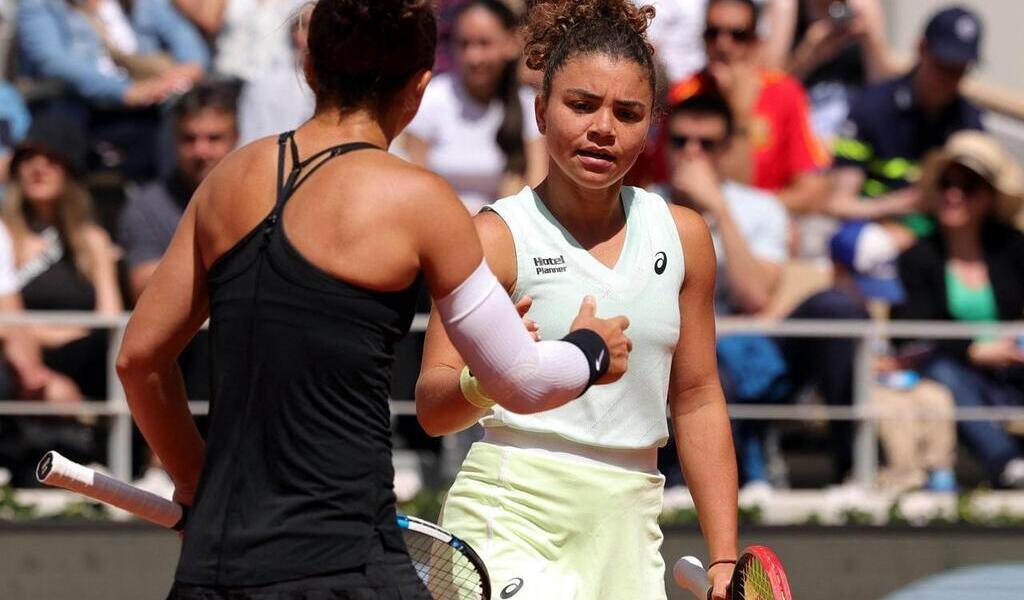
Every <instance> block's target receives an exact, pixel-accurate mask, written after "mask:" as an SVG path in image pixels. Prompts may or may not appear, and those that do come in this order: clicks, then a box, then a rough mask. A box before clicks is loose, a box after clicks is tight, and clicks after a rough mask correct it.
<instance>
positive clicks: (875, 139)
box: [828, 8, 983, 248]
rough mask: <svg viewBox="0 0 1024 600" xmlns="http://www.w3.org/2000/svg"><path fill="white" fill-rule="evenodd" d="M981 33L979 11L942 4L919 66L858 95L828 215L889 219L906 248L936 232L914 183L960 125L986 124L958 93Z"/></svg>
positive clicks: (838, 155)
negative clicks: (931, 153)
mask: <svg viewBox="0 0 1024 600" xmlns="http://www.w3.org/2000/svg"><path fill="white" fill-rule="evenodd" d="M982 35H983V29H982V23H981V20H980V19H979V18H978V17H977V15H975V14H974V13H972V12H970V11H967V10H965V9H963V8H948V9H945V10H942V11H940V12H938V13H936V14H935V15H934V16H932V18H931V19H930V20H929V21H928V24H927V26H926V27H925V30H924V34H923V36H922V38H921V41H920V42H919V44H918V58H917V64H916V65H915V66H914V68H913V69H912V70H911V71H910V72H909V73H906V74H905V75H902V76H900V77H897V78H895V79H891V80H888V81H885V82H882V83H879V84H877V85H873V86H869V87H867V88H865V89H864V90H863V91H862V92H861V93H860V94H859V95H858V99H857V102H856V103H855V104H854V105H853V106H852V107H851V110H850V114H849V117H848V119H847V122H846V123H845V124H844V125H843V126H842V131H841V133H840V136H839V137H838V138H837V139H836V142H835V148H834V150H835V168H834V169H833V172H832V176H833V186H832V194H831V197H830V198H829V203H828V204H829V205H828V212H829V213H830V214H832V215H833V216H835V217H838V218H841V219H864V220H871V221H885V222H887V223H888V224H890V225H891V227H890V231H891V232H892V233H893V234H894V235H896V237H897V242H898V244H899V245H900V247H901V248H907V247H909V246H910V245H911V244H913V242H914V240H915V239H916V238H917V237H921V236H927V235H928V234H930V233H931V232H932V231H934V227H935V225H934V222H933V221H932V219H930V218H928V217H927V216H926V215H925V214H923V211H922V208H923V203H924V197H923V195H922V189H921V187H920V186H919V185H917V184H916V181H917V179H918V176H919V175H920V172H921V160H922V159H923V158H924V156H925V155H926V154H927V153H928V152H929V151H930V150H933V149H935V148H939V147H941V146H942V145H943V144H945V143H946V140H947V139H949V137H950V136H951V135H953V134H954V133H956V132H957V131H960V130H963V129H982V123H981V111H980V110H979V109H978V108H977V107H976V106H974V105H973V104H972V103H971V102H969V101H968V100H967V99H966V98H964V97H963V95H962V94H961V93H960V82H961V81H962V80H963V78H964V76H965V75H966V74H967V72H968V71H969V70H970V69H971V67H972V66H973V65H974V64H975V63H976V62H977V61H978V59H979V52H980V48H981V40H982Z"/></svg>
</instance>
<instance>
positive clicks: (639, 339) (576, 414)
mask: <svg viewBox="0 0 1024 600" xmlns="http://www.w3.org/2000/svg"><path fill="white" fill-rule="evenodd" d="M620 198H621V200H622V208H623V211H624V213H625V215H626V234H625V236H626V237H625V242H624V243H623V247H622V253H621V254H620V256H619V259H618V262H617V263H616V264H615V266H614V267H612V268H609V267H607V266H605V265H604V264H603V263H601V262H600V261H598V260H597V259H596V258H594V256H593V255H591V254H590V252H588V251H587V250H586V249H585V248H583V247H582V246H581V245H580V244H579V242H577V241H576V240H575V239H574V238H573V236H572V234H570V233H569V231H568V230H566V229H565V227H563V226H562V224H561V223H559V222H558V221H557V220H556V219H555V217H554V216H553V215H552V214H551V212H550V211H549V210H548V207H547V206H546V205H545V204H544V202H543V201H542V200H541V199H540V197H539V196H538V195H537V194H536V193H534V191H533V190H532V189H530V188H528V187H527V188H524V189H523V191H521V192H520V193H518V194H516V195H515V196H510V197H508V198H503V199H501V200H498V201H497V202H495V203H494V204H492V205H491V206H489V207H486V208H485V210H491V211H494V212H495V213H497V214H498V216H500V217H501V218H502V219H503V220H504V221H505V224H506V225H508V228H509V230H510V231H511V232H512V239H513V241H514V243H515V251H516V265H517V276H516V287H515V290H514V291H513V295H512V296H513V300H518V299H520V298H522V297H523V296H526V295H529V296H531V297H532V298H533V306H532V308H531V309H530V312H529V314H528V316H529V317H530V318H531V319H534V320H535V321H536V322H537V324H538V326H539V327H540V333H541V336H542V337H543V338H544V339H549V340H552V339H558V338H560V337H562V336H564V335H565V334H567V333H568V332H569V326H570V325H571V324H572V321H573V319H574V318H575V317H576V314H577V313H578V312H579V307H580V303H581V302H582V300H583V297H584V296H585V295H587V294H590V295H593V296H594V297H595V298H596V299H597V315H598V316H599V317H611V316H615V315H626V316H627V317H628V318H629V321H630V325H629V329H628V330H627V332H626V333H627V335H629V337H630V339H631V340H632V341H633V351H632V353H631V354H630V356H629V369H628V370H627V371H626V374H625V375H624V376H623V377H622V378H621V379H620V380H619V381H617V382H615V383H613V384H610V385H595V386H593V387H591V388H590V389H589V390H588V391H587V392H586V393H585V394H583V395H582V396H581V397H580V398H578V399H576V400H574V401H572V402H569V403H568V404H565V405H563V406H560V407H558V408H556V409H553V410H549V411H545V412H541V413H536V414H531V415H521V414H516V413H512V412H509V411H507V410H505V409H503V408H501V407H500V406H495V407H494V408H493V409H492V412H491V413H490V414H489V415H487V416H485V417H484V419H483V420H482V423H483V425H484V426H485V427H501V426H505V427H512V428H515V429H519V430H523V431H533V432H542V433H551V434H555V435H558V436H561V437H563V438H566V439H568V440H571V441H574V442H578V443H582V444H589V445H593V446H599V447H609V448H623V449H641V448H651V447H657V446H662V445H664V444H665V441H666V440H667V439H668V426H667V420H666V404H667V400H668V381H669V373H670V372H671V368H672V355H673V353H674V351H675V347H676V342H677V341H678V338H679V290H680V288H681V287H682V284H683V275H684V264H683V248H682V244H681V242H680V239H679V232H678V229H677V228H676V224H675V220H674V219H673V218H672V214H671V212H670V211H669V208H668V205H667V204H666V202H665V201H664V200H663V199H662V198H661V197H660V196H658V195H656V194H652V193H649V192H646V191H644V190H642V189H640V188H634V187H623V188H622V192H621V195H620Z"/></svg>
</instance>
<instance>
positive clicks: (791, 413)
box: [0, 311, 1024, 483]
mask: <svg viewBox="0 0 1024 600" xmlns="http://www.w3.org/2000/svg"><path fill="white" fill-rule="evenodd" d="M128 317H129V315H128V314H124V315H117V316H106V315H97V314H95V313H89V312H49V311H47V312H23V313H6V314H0V326H4V325H58V324H59V325H71V326H78V327H89V328H94V329H108V330H111V331H112V332H113V335H112V336H111V344H110V347H109V350H108V358H107V381H108V389H107V398H106V400H105V401H98V402H96V401H94V402H81V403H77V404H50V403H46V402H32V401H19V400H13V401H10V400H8V401H0V415H7V416H31V415H35V416H60V415H66V416H101V417H108V418H110V420H111V427H110V433H109V438H108V442H107V459H108V461H107V466H108V467H109V468H110V470H111V472H113V473H114V474H115V475H116V476H118V477H121V478H124V479H128V478H129V477H130V475H131V464H132V447H131V446H132V443H131V442H132V421H131V414H130V413H129V411H128V404H127V402H126V401H125V397H124V390H123V389H122V388H121V385H120V383H119V382H118V380H117V376H116V371H115V368H114V361H115V359H116V357H117V352H118V349H119V347H120V341H121V338H122V337H123V335H124V329H125V326H126V325H127V323H128ZM426 324H427V316H426V315H417V316H416V318H415V319H414V320H413V324H412V331H414V332H421V331H423V330H425V329H426ZM718 333H719V334H726V333H763V334H769V335H771V336H773V337H841V338H851V339H856V340H858V342H859V343H858V351H857V355H856V365H855V371H854V372H855V380H854V402H853V405H852V406H818V405H730V407H729V414H730V415H731V416H732V417H733V418H734V419H767V420H796V421H810V420H813V421H821V420H846V421H856V422H857V427H856V432H857V433H856V437H855V440H854V475H855V477H856V478H857V479H858V480H859V481H861V482H865V483H867V482H870V481H872V480H873V479H874V476H875V473H876V471H877V468H878V456H877V445H878V444H877V441H878V440H877V431H876V429H875V421H876V420H878V419H882V418H891V417H889V416H888V415H887V414H886V412H885V411H884V410H879V409H878V408H877V407H874V406H872V404H871V403H870V394H871V390H872V387H873V384H874V381H875V376H874V369H873V365H872V361H873V358H874V352H873V349H874V348H876V347H877V344H878V342H880V341H883V340H886V339H890V338H912V339H971V338H974V337H977V336H992V335H999V336H1011V337H1021V338H1024V321H1021V322H1015V323H952V322H946V321H916V322H911V321H877V320H872V321H858V320H811V319H807V320H784V321H778V320H757V319H746V318H732V317H730V318H722V319H719V320H718ZM190 407H191V409H192V411H193V413H195V414H206V413H207V412H208V411H209V403H208V402H200V401H194V402H190ZM391 409H392V413H393V414H395V415H400V416H410V415H414V414H415V405H414V403H413V401H412V400H392V402H391ZM954 418H955V419H956V420H958V421H978V420H992V421H1012V420H1024V407H1020V408H1016V407H972V408H958V409H956V411H955V414H954Z"/></svg>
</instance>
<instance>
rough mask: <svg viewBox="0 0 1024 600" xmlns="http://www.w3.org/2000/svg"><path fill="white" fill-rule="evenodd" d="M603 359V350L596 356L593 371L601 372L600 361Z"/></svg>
mask: <svg viewBox="0 0 1024 600" xmlns="http://www.w3.org/2000/svg"><path fill="white" fill-rule="evenodd" d="M603 358H604V350H602V351H601V353H600V354H598V355H597V360H595V361H594V370H595V371H600V370H601V359H603Z"/></svg>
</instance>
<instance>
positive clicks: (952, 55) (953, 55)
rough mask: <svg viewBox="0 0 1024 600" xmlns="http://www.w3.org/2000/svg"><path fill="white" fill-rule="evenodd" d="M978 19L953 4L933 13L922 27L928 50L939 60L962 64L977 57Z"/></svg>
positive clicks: (979, 38)
mask: <svg viewBox="0 0 1024 600" xmlns="http://www.w3.org/2000/svg"><path fill="white" fill-rule="evenodd" d="M981 29H982V27H981V20H980V19H979V18H978V16H977V15H975V14H974V13H972V12H970V11H969V10H967V9H965V8H962V7H959V6H955V7H951V8H947V9H945V10H942V11H940V12H938V13H936V14H935V16H933V17H932V18H931V20H930V21H928V26H927V27H925V30H924V39H925V44H926V45H927V46H928V50H929V51H930V52H931V53H932V54H934V55H935V57H936V58H938V59H939V60H940V61H942V62H944V63H948V64H955V65H965V64H968V63H972V62H975V61H977V60H978V50H979V47H980V46H981Z"/></svg>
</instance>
